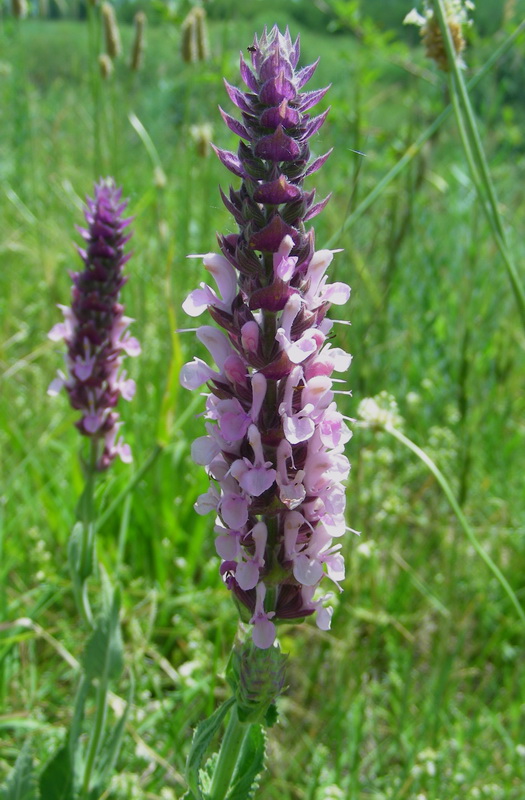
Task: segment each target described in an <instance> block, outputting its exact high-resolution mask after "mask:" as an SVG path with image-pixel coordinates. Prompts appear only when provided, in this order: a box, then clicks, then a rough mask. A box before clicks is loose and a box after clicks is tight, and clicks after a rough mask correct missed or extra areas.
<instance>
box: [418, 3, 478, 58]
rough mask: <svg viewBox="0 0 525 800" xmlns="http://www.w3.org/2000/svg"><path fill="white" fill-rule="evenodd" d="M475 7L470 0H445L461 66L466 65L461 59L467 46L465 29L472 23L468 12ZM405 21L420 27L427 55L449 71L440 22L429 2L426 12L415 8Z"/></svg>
mask: <svg viewBox="0 0 525 800" xmlns="http://www.w3.org/2000/svg"><path fill="white" fill-rule="evenodd" d="M473 8H474V3H472V2H470V0H445V11H446V19H447V24H448V27H449V30H450V35H451V37H452V42H453V44H454V50H455V52H456V54H457V56H458V60H459V64H460V66H465V65H464V63H463V61H462V59H461V53H462V52H463V51H464V49H465V47H466V41H465V37H464V35H463V31H464V28H465V26H467V25H470V24H471V20H470V19H469V16H468V12H469V11H470V10H472V9H473ZM403 22H404V24H405V25H417V26H418V27H419V28H420V35H421V38H422V40H423V44H424V45H425V51H426V55H427V57H428V58H431V59H432V60H433V61H435V62H436V64H437V65H438V67H439V69H441V70H442V71H443V72H449V71H450V65H449V63H448V57H447V52H446V48H445V43H444V41H443V37H442V35H441V29H440V27H439V22H438V20H437V19H436V16H435V14H434V10H433V9H432V8H431V6H429V4H428V2H427V1H426V0H425V6H424V14H420V13H419V12H418V11H417V10H416V9H415V8H413V9H412V11H410V12H409V13H408V14H407V15H406V17H405V19H404V20H403Z"/></svg>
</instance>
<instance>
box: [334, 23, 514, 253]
mask: <svg viewBox="0 0 525 800" xmlns="http://www.w3.org/2000/svg"><path fill="white" fill-rule="evenodd" d="M524 30H525V20H523V22H521V23H520V25H518V27H517V28H516V30H515V31H514V32H513V33H512V34H511V35H510V36H509V37H508V38H507V39H505V41H504V42H502V44H501V45H500V46H499V47H498V48H497V49H496V50H494V52H493V53H492V55H491V56H490V58H488V59H487V61H486V62H485V64H484V65H483V66H482V68H481V69H480V71H479V72H478V73H477V75H474V77H473V78H472V80H470V81H469V83H468V84H467V88H468V89H473V88H474V87H475V86H477V85H478V83H479V82H480V81H481V79H482V78H484V77H485V75H486V74H487V73H488V72H489V71H490V69H491V68H492V67H493V66H494V64H495V63H496V62H497V61H499V59H500V58H501V57H502V56H503V55H505V53H506V52H507V51H508V50H510V48H511V47H512V45H513V44H514V43H515V41H516V39H518V38H519V36H521V34H522V33H523V31H524ZM451 113H452V106H451V105H449V106H447V108H445V110H444V111H442V112H441V114H440V115H439V116H438V117H436V119H435V120H434V122H433V123H432V125H430V126H429V127H428V128H427V129H426V130H425V131H423V133H422V134H421V135H420V136H419V137H418V138H417V139H416V141H415V142H414V143H413V144H411V145H410V147H409V148H408V149H407V151H406V152H405V153H404V155H403V156H402V157H401V158H400V159H399V161H398V162H397V164H394V166H393V167H392V169H391V170H389V172H387V174H386V175H385V176H384V177H383V178H382V179H381V180H380V181H379V182H378V183H377V184H376V185H375V186H374V188H373V189H372V191H371V192H369V194H367V196H366V197H365V198H364V200H362V201H361V203H359V205H358V206H357V208H355V209H354V211H353V212H352V213H351V214H350V215H349V216H348V217H347V218H346V219H345V221H344V222H343V224H342V225H341V227H340V228H339V230H338V231H336V233H335V234H334V235H333V236H332V237H331V238H330V239H329V241H328V242H327V244H326V247H333V246H334V244H336V243H337V242H338V241H339V240H340V238H341V236H342V234H343V233H345V231H347V230H348V229H349V228H351V227H352V225H354V224H355V223H356V222H357V221H358V220H359V219H360V218H361V217H362V216H363V214H364V213H365V212H366V211H368V209H369V208H370V206H371V205H372V204H373V203H374V202H375V201H376V200H377V198H378V197H379V196H380V195H381V194H382V193H383V191H384V190H385V189H386V187H387V186H389V185H390V184H391V183H392V181H393V180H394V179H395V178H397V176H398V175H399V173H400V172H402V171H403V169H404V168H405V167H406V166H407V164H409V163H410V162H411V161H412V159H413V158H414V157H415V156H416V155H417V154H418V153H419V151H420V150H421V148H422V147H423V145H424V144H425V142H427V141H428V140H429V139H430V138H431V137H432V136H433V135H434V133H435V132H436V131H437V130H438V129H439V128H440V127H441V125H442V124H443V123H444V122H445V120H447V119H448V118H449V116H450V114H451Z"/></svg>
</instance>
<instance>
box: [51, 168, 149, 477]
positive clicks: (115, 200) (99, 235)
mask: <svg viewBox="0 0 525 800" xmlns="http://www.w3.org/2000/svg"><path fill="white" fill-rule="evenodd" d="M121 198H122V189H119V188H117V187H116V186H115V182H114V181H113V179H112V178H107V179H106V180H101V181H100V182H99V183H98V184H96V185H95V196H94V198H93V199H91V198H89V197H88V198H87V200H86V209H85V216H86V220H87V223H88V227H87V228H86V229H83V228H79V233H80V234H81V236H82V237H83V239H84V240H85V242H86V246H85V248H80V247H79V248H78V251H79V253H80V256H81V258H82V260H83V261H84V270H83V271H82V272H75V273H72V274H71V279H72V281H73V287H72V292H71V294H72V302H71V308H69V307H67V306H59V308H60V309H61V310H62V313H63V314H64V322H59V323H57V324H56V325H55V326H54V327H53V328H52V329H51V330H50V332H49V338H50V339H52V340H53V341H60V340H63V341H64V342H65V343H66V347H67V353H66V357H65V358H66V367H67V374H64V373H62V372H61V371H59V373H58V377H57V378H55V380H54V381H53V382H52V383H51V385H50V386H49V389H48V394H50V395H56V394H57V393H58V392H59V391H60V389H61V388H62V387H65V388H66V391H67V393H68V394H69V399H70V402H71V405H72V406H73V408H76V409H78V410H79V411H81V412H82V417H81V419H80V420H79V421H78V422H77V423H76V424H77V427H78V429H79V431H80V432H81V433H82V434H83V435H85V436H89V437H91V439H94V440H96V441H97V442H100V443H101V444H100V447H99V449H98V459H97V465H96V466H97V469H99V470H104V469H106V468H107V467H108V466H109V465H110V464H111V462H112V461H113V459H114V458H115V457H116V456H117V455H118V456H119V457H120V458H121V459H122V461H124V462H126V463H127V462H130V461H131V450H130V447H129V445H127V444H124V443H123V441H122V439H121V437H119V436H118V431H119V429H120V427H121V425H122V422H119V417H118V413H117V411H116V410H115V407H116V405H117V403H118V400H119V398H120V397H121V396H122V397H123V398H124V399H125V400H131V399H132V397H133V395H134V393H135V382H134V381H133V380H131V379H129V378H127V377H126V372H125V370H122V369H121V367H122V360H123V355H124V354H127V355H129V356H136V355H138V354H139V353H140V344H139V342H138V341H137V339H135V338H134V337H133V336H130V334H129V332H128V328H129V325H130V323H131V322H133V320H132V319H130V317H126V316H124V307H123V306H122V305H121V303H120V302H119V299H120V290H121V288H122V287H123V286H124V284H125V283H126V281H127V278H126V277H125V276H124V274H123V269H124V265H125V264H126V262H127V261H128V260H129V258H130V255H129V254H128V255H125V254H124V246H125V244H126V242H127V241H128V240H129V239H130V237H131V234H129V233H125V230H126V228H127V227H128V225H129V223H130V222H131V219H123V218H122V214H123V212H124V210H125V208H126V206H127V201H122V199H121Z"/></svg>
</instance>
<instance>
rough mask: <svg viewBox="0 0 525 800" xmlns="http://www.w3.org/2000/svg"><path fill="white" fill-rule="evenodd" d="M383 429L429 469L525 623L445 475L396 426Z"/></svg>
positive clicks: (516, 603) (505, 583)
mask: <svg viewBox="0 0 525 800" xmlns="http://www.w3.org/2000/svg"><path fill="white" fill-rule="evenodd" d="M384 430H385V431H386V432H387V433H389V434H391V436H393V437H394V438H395V439H397V440H398V442H401V444H404V445H405V447H408V449H409V450H411V451H412V452H413V453H414V454H415V455H416V456H417V457H418V458H420V459H421V461H422V462H423V463H424V464H425V466H427V467H428V469H429V470H430V472H431V473H432V475H433V476H434V477H435V479H436V480H437V482H438V483H439V485H440V486H441V488H442V490H443V493H444V495H445V497H446V498H447V500H448V502H449V504H450V506H451V508H452V510H453V512H454V514H455V515H456V518H457V520H458V522H459V524H460V525H461V527H462V528H463V531H464V533H465V535H466V537H467V539H468V540H469V542H470V543H471V545H472V547H473V548H474V550H475V551H476V553H477V554H478V555H479V556H480V557H481V558H482V559H483V561H484V562H485V564H486V565H487V567H488V568H489V569H490V571H491V572H492V574H493V575H494V576H495V577H496V578H497V580H498V582H499V584H500V586H501V587H502V589H503V590H504V591H505V592H506V594H507V596H508V598H509V599H510V601H511V603H512V605H513V606H514V608H515V609H516V611H517V613H518V616H519V618H520V620H521V621H522V622H523V624H524V625H525V612H524V611H523V608H522V606H521V604H520V601H519V600H518V598H517V597H516V594H515V593H514V590H513V589H512V587H511V585H510V584H509V582H508V581H507V579H506V578H505V576H504V575H503V573H502V572H501V570H500V568H499V567H498V566H497V565H496V564H495V563H494V561H493V560H492V558H491V557H490V556H489V554H488V553H487V552H486V550H484V549H483V547H482V546H481V544H480V543H479V542H478V540H477V537H476V535H475V533H474V531H473V530H472V528H471V527H470V525H469V524H468V522H467V518H466V517H465V515H464V513H463V511H462V510H461V508H460V506H459V503H458V501H457V500H456V498H455V496H454V492H453V491H452V488H451V486H450V484H449V483H448V481H447V479H446V478H445V476H444V475H443V473H442V472H441V471H440V470H439V469H438V468H437V466H436V465H435V464H434V462H433V461H432V459H431V458H430V457H429V456H428V455H427V454H426V453H425V451H424V450H422V449H421V448H420V447H418V446H417V444H414V442H413V441H411V440H410V439H409V438H408V437H407V436H405V435H404V434H403V433H401V431H398V430H397V429H396V428H394V427H392V426H391V425H385V427H384Z"/></svg>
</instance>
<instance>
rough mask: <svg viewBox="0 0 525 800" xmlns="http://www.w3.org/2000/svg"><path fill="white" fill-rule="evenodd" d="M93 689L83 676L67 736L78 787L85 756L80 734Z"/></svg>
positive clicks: (75, 781) (70, 760) (70, 759)
mask: <svg viewBox="0 0 525 800" xmlns="http://www.w3.org/2000/svg"><path fill="white" fill-rule="evenodd" d="M90 689H91V681H90V680H89V678H88V677H87V676H86V675H83V676H82V678H81V680H80V685H79V687H78V690H77V695H76V697H75V706H74V709H73V717H72V719H71V724H70V726H69V731H68V736H67V748H68V752H69V762H70V764H71V767H72V772H73V785H74V786H76V783H77V779H78V777H79V776H80V774H81V772H82V765H83V760H84V754H83V751H82V748H81V746H80V743H79V737H80V733H81V731H82V722H83V720H84V707H85V705H86V700H87V696H88V694H89V690H90Z"/></svg>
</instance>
